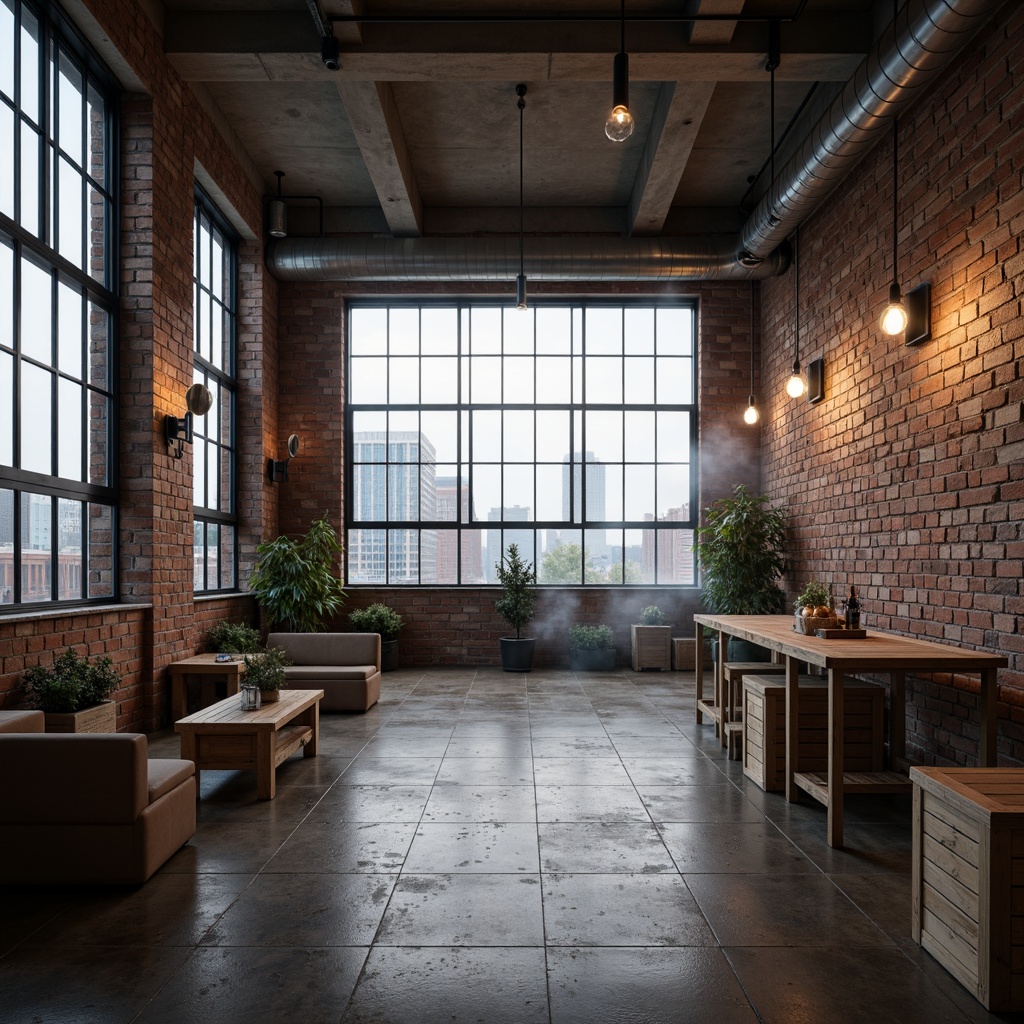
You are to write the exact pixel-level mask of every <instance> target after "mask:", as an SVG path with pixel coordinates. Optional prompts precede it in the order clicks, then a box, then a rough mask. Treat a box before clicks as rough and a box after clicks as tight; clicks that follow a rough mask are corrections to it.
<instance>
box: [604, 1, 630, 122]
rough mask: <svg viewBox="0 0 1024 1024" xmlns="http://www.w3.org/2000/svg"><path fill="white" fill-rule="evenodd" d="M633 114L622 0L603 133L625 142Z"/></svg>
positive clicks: (624, 7)
mask: <svg viewBox="0 0 1024 1024" xmlns="http://www.w3.org/2000/svg"><path fill="white" fill-rule="evenodd" d="M633 127H634V124H633V115H632V114H630V112H629V54H628V53H626V0H622V15H621V19H620V33H619V52H618V53H617V54H615V61H614V63H613V64H612V112H611V113H610V114H609V115H608V120H607V121H605V123H604V133H605V135H607V136H608V138H609V139H611V140H612V142H625V141H626V139H628V138H629V137H630V135H632V134H633Z"/></svg>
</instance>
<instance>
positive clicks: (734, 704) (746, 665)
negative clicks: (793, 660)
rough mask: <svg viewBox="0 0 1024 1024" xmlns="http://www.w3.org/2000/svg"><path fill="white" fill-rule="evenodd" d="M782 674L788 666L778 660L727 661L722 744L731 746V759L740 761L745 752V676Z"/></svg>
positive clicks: (723, 688) (723, 689)
mask: <svg viewBox="0 0 1024 1024" xmlns="http://www.w3.org/2000/svg"><path fill="white" fill-rule="evenodd" d="M755 674H756V675H762V676H767V675H782V676H784V675H785V674H786V666H785V665H783V664H781V663H780V662H777V661H727V662H726V663H725V668H724V675H725V680H724V682H723V684H722V691H723V692H722V705H723V712H722V722H723V725H722V733H721V737H722V746H723V747H726V746H727V747H728V748H729V760H730V761H738V760H739V759H740V757H741V755H742V752H743V722H742V721H741V720H740V712H741V710H742V706H743V677H744V676H749V675H755Z"/></svg>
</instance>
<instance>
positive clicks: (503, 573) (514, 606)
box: [494, 544, 537, 640]
mask: <svg viewBox="0 0 1024 1024" xmlns="http://www.w3.org/2000/svg"><path fill="white" fill-rule="evenodd" d="M495 569H496V570H497V572H498V582H499V583H500V584H501V589H502V595H501V597H499V598H498V599H497V601H495V602H494V607H495V609H496V610H497V612H498V614H499V615H501V616H502V618H504V620H505V621H506V622H507V623H508V624H509V625H510V626H511V627H512V628H513V629H514V630H515V631H516V639H517V640H519V639H521V635H520V634H521V631H522V628H523V626H525V625H526V623H527V622H529V621H530V619H532V618H533V605H534V601H535V600H536V598H537V594H536V591H535V590H534V587H535V586H536V583H537V573H536V571H535V570H534V568H533V566H532V565H531V564H530V563H529V562H526V561H524V560H523V558H522V557H521V556H520V554H519V546H518V545H517V544H509V546H508V553H507V555H506V556H505V557H504V558H503V559H502V560H501V561H500V562H498V563H497V565H495Z"/></svg>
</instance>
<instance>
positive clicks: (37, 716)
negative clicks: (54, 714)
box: [0, 711, 46, 733]
mask: <svg viewBox="0 0 1024 1024" xmlns="http://www.w3.org/2000/svg"><path fill="white" fill-rule="evenodd" d="M45 731H46V719H45V717H44V716H43V713H42V711H0V733H5V732H45Z"/></svg>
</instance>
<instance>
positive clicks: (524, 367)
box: [503, 356, 534, 404]
mask: <svg viewBox="0 0 1024 1024" xmlns="http://www.w3.org/2000/svg"><path fill="white" fill-rule="evenodd" d="M503 369H504V374H505V401H506V402H515V403H518V404H523V403H527V402H529V403H532V402H533V400H534V388H533V373H534V362H533V359H525V358H520V357H518V356H509V357H507V358H506V359H505V360H504V366H503Z"/></svg>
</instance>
